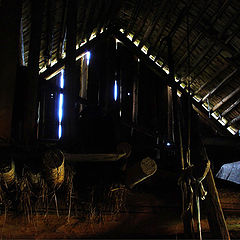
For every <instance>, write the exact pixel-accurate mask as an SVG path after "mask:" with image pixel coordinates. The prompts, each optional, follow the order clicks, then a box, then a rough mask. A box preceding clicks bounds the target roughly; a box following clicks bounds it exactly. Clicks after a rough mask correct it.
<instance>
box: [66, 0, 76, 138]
mask: <svg viewBox="0 0 240 240" xmlns="http://www.w3.org/2000/svg"><path fill="white" fill-rule="evenodd" d="M76 6H77V4H76V0H69V1H68V8H67V9H68V11H67V42H66V65H65V71H64V79H65V83H64V93H65V98H64V102H63V110H64V115H63V138H64V139H70V138H72V137H74V136H75V134H76V131H75V127H76V123H75V119H76V118H75V112H74V104H75V101H76V99H77V94H78V91H77V90H78V89H76V86H77V85H76V84H77V76H76V62H75V61H76V59H75V56H76V29H77V25H76V21H77V8H76Z"/></svg>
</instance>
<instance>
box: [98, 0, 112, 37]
mask: <svg viewBox="0 0 240 240" xmlns="http://www.w3.org/2000/svg"><path fill="white" fill-rule="evenodd" d="M101 2H102V4H101V10H100V16H99V20H98V23H97V35H99V34H100V32H101V28H102V27H103V26H104V22H105V17H106V15H108V13H109V10H110V9H111V4H106V0H104V1H101Z"/></svg>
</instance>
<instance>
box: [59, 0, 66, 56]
mask: <svg viewBox="0 0 240 240" xmlns="http://www.w3.org/2000/svg"><path fill="white" fill-rule="evenodd" d="M62 9H63V11H62V18H61V24H60V41H59V44H58V49H57V59H58V60H60V59H61V58H62V49H63V47H64V46H63V45H64V39H65V33H66V19H67V1H66V0H63V8H62Z"/></svg>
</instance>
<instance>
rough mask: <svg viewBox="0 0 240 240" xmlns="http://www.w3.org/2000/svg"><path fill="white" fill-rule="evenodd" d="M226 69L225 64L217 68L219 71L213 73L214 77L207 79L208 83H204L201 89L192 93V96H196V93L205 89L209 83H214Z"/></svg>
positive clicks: (226, 65) (227, 65)
mask: <svg viewBox="0 0 240 240" xmlns="http://www.w3.org/2000/svg"><path fill="white" fill-rule="evenodd" d="M228 67H229V64H225V65H223V66H222V67H221V68H219V69H218V70H217V72H216V73H215V75H214V76H213V77H212V78H211V79H209V80H208V81H206V82H205V83H204V84H203V85H202V86H201V87H199V88H198V90H197V91H195V92H194V94H195V95H196V94H198V93H199V92H201V91H202V89H203V88H205V87H206V86H207V85H208V84H209V83H212V82H213V81H215V79H217V77H218V76H219V75H220V74H221V73H223V72H224V71H225V70H226V69H227V68H228Z"/></svg>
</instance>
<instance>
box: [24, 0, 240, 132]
mask: <svg viewBox="0 0 240 240" xmlns="http://www.w3.org/2000/svg"><path fill="white" fill-rule="evenodd" d="M67 2H68V1H67V0H58V1H54V0H46V1H45V8H44V13H43V15H44V16H43V26H42V30H41V54H40V62H39V67H40V69H43V68H44V67H45V66H46V65H47V64H50V65H51V63H52V64H53V62H55V61H56V60H59V59H61V58H62V57H63V55H64V54H63V53H64V39H65V36H66V17H67V14H66V12H67ZM77 7H78V13H77V43H78V45H79V46H80V45H81V44H83V43H84V42H85V41H88V40H89V39H90V38H91V36H93V35H92V34H94V33H100V32H101V31H103V30H105V29H106V28H108V27H110V26H115V27H117V28H118V29H119V30H120V29H121V31H122V32H123V34H124V35H125V36H126V37H129V38H130V39H131V41H133V42H135V44H136V45H138V48H139V49H142V48H143V49H145V50H147V52H146V54H147V55H148V56H151V57H152V59H154V61H155V62H158V63H159V64H160V65H162V68H165V69H167V59H168V48H167V41H166V39H169V38H171V39H172V46H173V51H172V54H173V61H174V65H175V74H176V77H177V79H178V80H179V82H178V83H179V84H180V83H184V85H187V84H188V83H190V84H191V85H190V86H191V91H192V93H193V96H195V99H198V100H200V101H201V103H202V104H205V108H207V109H209V110H211V113H213V114H214V115H215V118H218V120H219V121H222V122H224V124H225V126H226V127H228V126H232V127H233V128H234V129H235V132H237V130H238V129H240V118H239V115H240V71H239V66H240V64H239V60H240V14H239V12H240V2H239V1H238V0H202V1H198V0H117V1H116V0H98V1H95V0H81V1H77ZM22 30H23V31H22V32H23V40H24V44H23V46H24V61H25V63H26V64H27V62H28V50H29V40H30V32H31V1H30V0H24V1H23V10H22ZM203 111H206V110H205V109H204V108H203Z"/></svg>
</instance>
